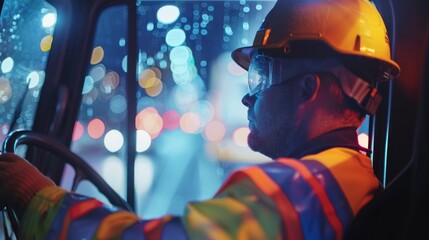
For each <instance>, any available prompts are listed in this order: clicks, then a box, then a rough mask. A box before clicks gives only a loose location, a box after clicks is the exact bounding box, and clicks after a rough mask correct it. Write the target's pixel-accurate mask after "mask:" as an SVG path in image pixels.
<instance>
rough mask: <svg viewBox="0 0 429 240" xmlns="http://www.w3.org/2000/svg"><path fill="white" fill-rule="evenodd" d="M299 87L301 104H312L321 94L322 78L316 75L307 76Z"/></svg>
mask: <svg viewBox="0 0 429 240" xmlns="http://www.w3.org/2000/svg"><path fill="white" fill-rule="evenodd" d="M297 85H298V96H297V97H298V101H299V103H306V102H312V101H314V100H315V99H316V97H317V95H318V94H319V89H320V78H319V76H317V75H316V74H305V75H304V76H302V78H301V79H300V80H299V81H298V83H297Z"/></svg>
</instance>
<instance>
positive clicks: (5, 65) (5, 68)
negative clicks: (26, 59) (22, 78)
mask: <svg viewBox="0 0 429 240" xmlns="http://www.w3.org/2000/svg"><path fill="white" fill-rule="evenodd" d="M14 65H15V62H14V61H13V59H12V58H11V57H7V58H5V59H4V60H3V62H2V63H1V71H2V72H3V73H8V72H10V71H12V69H13V66H14Z"/></svg>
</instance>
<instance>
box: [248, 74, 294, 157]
mask: <svg viewBox="0 0 429 240" xmlns="http://www.w3.org/2000/svg"><path fill="white" fill-rule="evenodd" d="M291 85H293V84H292V83H291V82H289V81H288V82H285V83H282V84H279V85H275V86H271V87H269V88H268V89H266V90H265V91H262V92H260V93H258V94H255V95H253V96H249V95H245V96H244V97H243V100H242V102H243V104H244V105H245V106H247V107H248V108H249V109H248V114H247V115H248V120H249V129H250V134H249V137H248V144H249V146H250V148H251V149H252V150H254V151H257V152H260V153H262V154H264V155H267V156H268V157H271V158H278V157H286V156H287V154H288V153H290V151H291V149H293V147H294V146H293V143H294V141H293V140H294V137H295V135H296V131H297V128H296V127H297V126H296V124H295V118H294V117H295V112H296V107H295V106H296V104H294V103H293V100H292V99H293V96H292V94H293V93H292V91H291Z"/></svg>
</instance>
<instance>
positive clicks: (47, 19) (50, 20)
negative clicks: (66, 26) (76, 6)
mask: <svg viewBox="0 0 429 240" xmlns="http://www.w3.org/2000/svg"><path fill="white" fill-rule="evenodd" d="M56 22H57V14H55V13H47V14H45V16H43V18H42V26H43V27H45V28H48V27H52V26H54V25H55V23H56Z"/></svg>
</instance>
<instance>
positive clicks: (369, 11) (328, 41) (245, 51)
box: [232, 0, 400, 82]
mask: <svg viewBox="0 0 429 240" xmlns="http://www.w3.org/2000/svg"><path fill="white" fill-rule="evenodd" d="M254 52H263V53H264V54H268V55H271V56H274V57H280V58H323V57H327V56H326V55H329V57H332V56H334V57H336V58H338V59H339V60H341V62H342V63H343V64H344V66H345V67H346V68H348V69H349V70H350V71H351V72H353V73H355V74H356V75H358V76H360V77H362V78H363V79H364V80H366V81H369V82H374V81H383V80H390V79H393V78H396V77H397V76H398V75H399V72H400V68H399V65H398V64H397V63H396V62H394V61H393V60H392V59H391V56H390V44H389V37H388V35H387V30H386V27H385V25H384V22H383V19H382V17H381V16H380V14H379V12H378V11H377V9H376V8H375V6H374V5H373V4H372V3H371V2H370V1H368V0H278V1H277V3H276V5H275V6H274V7H273V9H272V10H271V11H270V13H269V14H268V15H267V16H266V19H265V20H264V22H263V23H262V26H261V27H260V29H259V31H258V32H257V33H256V36H255V39H254V41H253V45H252V46H249V47H243V48H239V49H236V50H234V51H233V53H232V58H233V59H234V61H235V62H236V63H237V64H238V65H240V66H241V67H243V68H244V69H246V70H247V69H248V67H249V63H250V57H251V55H252V54H253V53H254Z"/></svg>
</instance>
